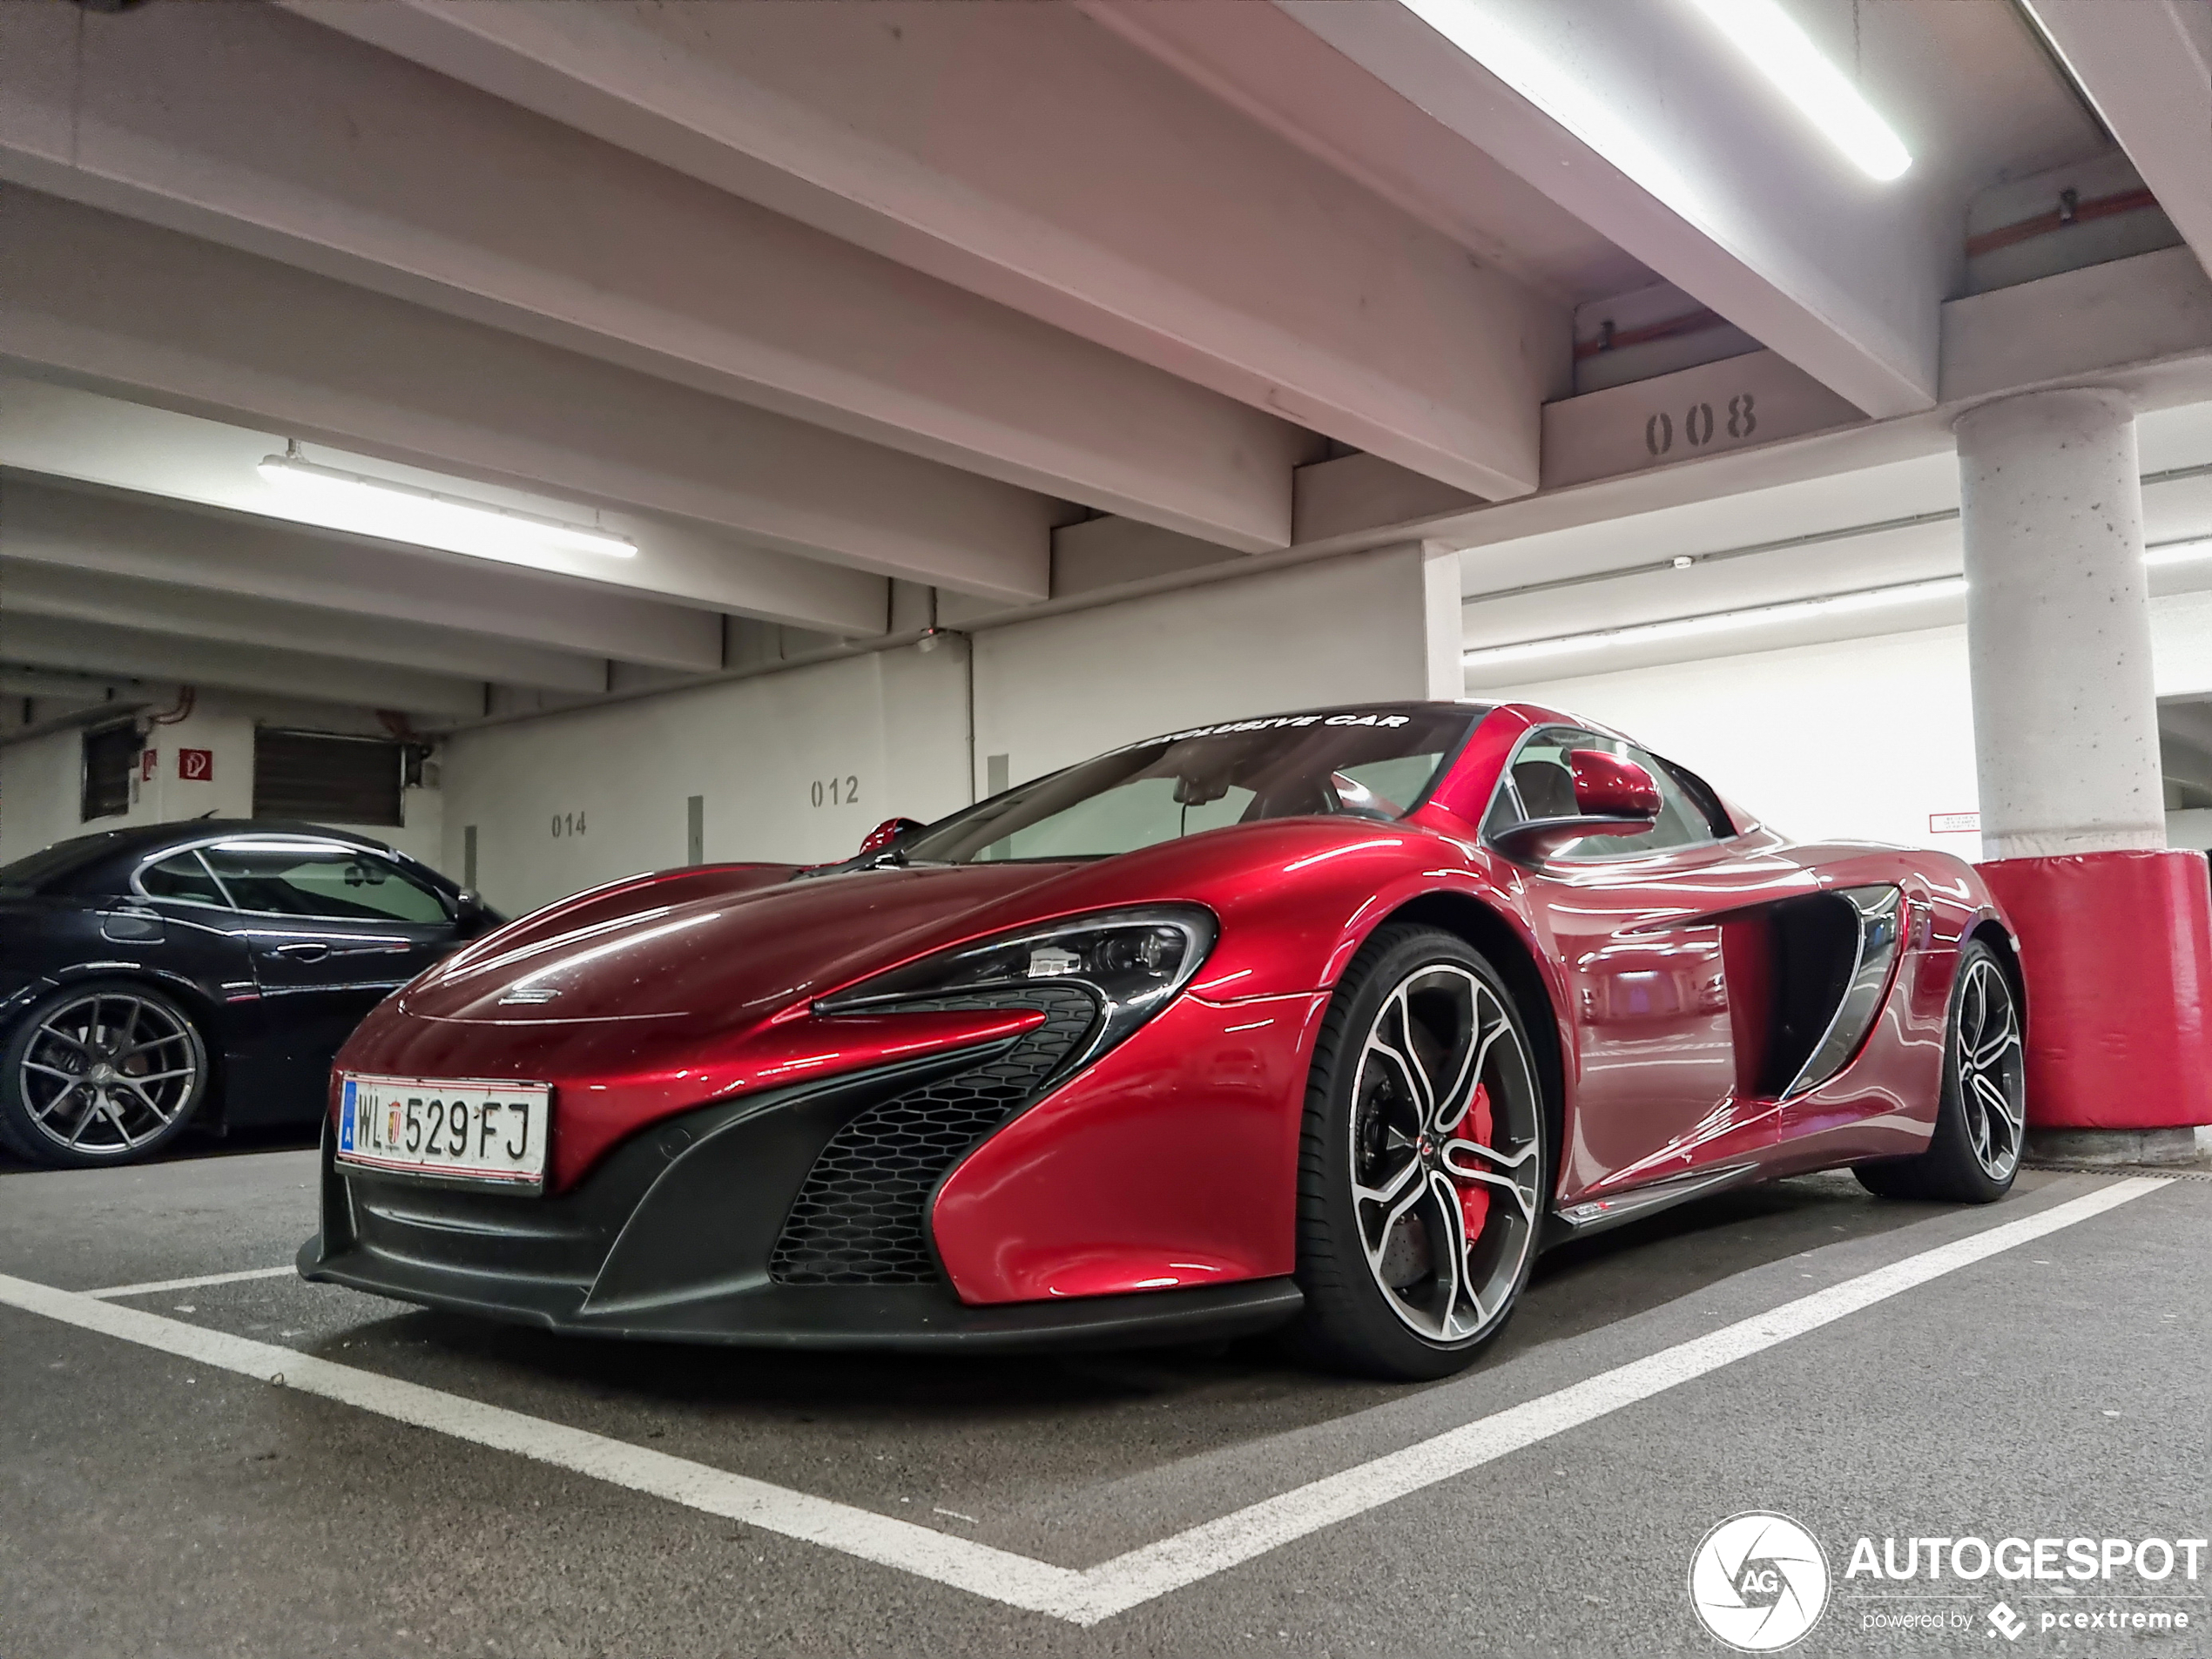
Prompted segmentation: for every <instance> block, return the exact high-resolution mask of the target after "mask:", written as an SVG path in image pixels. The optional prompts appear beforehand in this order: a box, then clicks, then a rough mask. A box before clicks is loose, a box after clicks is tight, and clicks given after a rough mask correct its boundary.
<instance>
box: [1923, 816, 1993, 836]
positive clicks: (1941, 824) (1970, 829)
mask: <svg viewBox="0 0 2212 1659" xmlns="http://www.w3.org/2000/svg"><path fill="white" fill-rule="evenodd" d="M1928 833H1929V834H1931V835H1967V834H1974V835H1979V833H1981V814H1980V813H1929V814H1928Z"/></svg>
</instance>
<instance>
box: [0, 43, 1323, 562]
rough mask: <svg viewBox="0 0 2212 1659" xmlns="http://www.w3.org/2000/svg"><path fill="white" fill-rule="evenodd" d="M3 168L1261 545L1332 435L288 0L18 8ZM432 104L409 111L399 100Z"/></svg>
mask: <svg viewBox="0 0 2212 1659" xmlns="http://www.w3.org/2000/svg"><path fill="white" fill-rule="evenodd" d="M0 110H4V111H5V113H4V114H0V173H4V174H5V175H6V176H9V177H12V178H13V179H16V181H17V182H18V183H23V184H27V185H33V186H35V187H37V188H39V189H42V190H45V191H48V192H52V193H55V194H58V195H64V196H68V197H70V198H71V199H78V200H82V201H84V202H88V203H90V204H91V205H93V206H101V207H106V208H109V209H111V210H113V211H116V212H125V213H130V214H132V215H134V216H137V217H142V218H145V219H151V220H152V221H154V222H156V223H159V224H163V225H166V226H169V227H170V228H172V229H175V230H182V231H187V232H190V233H192V234H195V235H199V236H204V237H206V238H209V239H212V240H215V241H219V242H223V243H226V244H228V245H230V246H235V247H239V248H241V249H244V250H246V251H247V252H250V253H260V254H266V255H267V256H269V257H271V258H273V259H279V260H285V261H287V262H288V263H291V264H294V265H298V266H303V267H305V268H307V269H309V270H313V271H318V272H320V273H323V274H325V275H327V276H333V277H337V278H341V279H342V280H347V281H352V282H357V283H360V284H361V285H362V286H364V287H369V288H373V289H375V290H377V291H379V292H381V293H387V294H390V295H393V296H395V297H396V298H399V299H402V300H415V301H418V302H420V303H421V304H424V305H428V306H433V307H437V308H438V309H441V310H443V311H447V312H450V313H452V314H455V315H458V316H462V317H468V318H472V319H474V320H477V321H481V322H486V323H490V324H493V325H495V326H497V327H503V328H507V329H509V330H512V331H514V332H516V333H519V334H526V335H529V336H530V337H531V338H534V339H537V340H542V341H546V342H547V343H549V344H551V345H556V346H560V347H568V348H570V349H573V350H577V351H580V352H583V353H587V354H590V355H593V356H597V357H601V358H604V359H606V360H608V361H612V362H617V363H621V364H624V365H625V366H627V367H630V368H637V369H641V370H643V371H644V372H646V373H648V374H656V375H659V376H661V377H664V378H666V379H671V380H675V381H682V382H683V383H685V384H687V385H690V386H693V387H696V388H699V389H701V390H704V391H707V392H711V393H715V394H718V395H726V396H730V397H734V398H738V399H739V400H741V401H745V402H748V403H752V404H754V405H757V406H759V407H760V408H767V409H772V410H775V411H777V412H778V413H780V414H783V415H790V416H793V417H795V418H797V419H799V420H804V421H812V422H813V423H816V424H819V425H822V426H826V427H830V428H834V429H836V430H838V431H840V432H844V433H846V434H848V435H853V436H855V437H860V438H864V439H867V440H869V441H871V442H878V443H882V444H886V445H888V446H890V447H892V448H899V449H903V450H906V451H907V452H908V453H910V454H914V455H923V456H926V457H927V458H929V459H931V460H934V461H941V462H948V463H950V464H952V465H954V466H956V467H960V468H962V469H967V470H970V471H974V472H980V473H983V474H985V475H988V476H990V477H993V478H996V479H999V480H1001V482H1008V483H1011V484H1015V485H1019V486H1021V487H1022V488H1024V489H1032V490H1037V491H1042V492H1044V493H1046V494H1048V495H1052V496H1064V497H1067V498H1069V499H1072V500H1076V501H1079V502H1083V503H1085V504H1086V505H1089V506H1091V507H1095V508H1098V509H1102V510H1106V511H1111V512H1115V513H1119V514H1123V515H1125V516H1130V517H1136V518H1140V519H1144V520H1147V521H1149V522H1151V523H1158V524H1161V525H1163V526H1166V527H1168V528H1170V529H1177V530H1180V531H1183V532H1184V533H1186V534H1190V535H1194V536H1203V537H1205V538H1207V539H1210V540H1214V541H1217V542H1220V543H1224V544H1225V545H1228V546H1231V547H1235V548H1237V549H1238V550H1241V551H1244V552H1258V551H1260V550H1264V549H1268V548H1276V547H1281V546H1284V545H1285V544H1286V543H1288V542H1289V540H1290V539H1291V522H1290V515H1291V506H1290V502H1291V468H1292V467H1293V466H1294V465H1295V464H1297V462H1299V461H1301V460H1304V459H1306V458H1307V451H1308V450H1310V448H1312V443H1313V442H1314V441H1313V439H1312V435H1310V434H1307V433H1305V432H1303V431H1302V430H1300V429H1299V428H1296V427H1294V426H1292V425H1291V424H1290V423H1289V422H1287V421H1283V420H1280V419H1278V418H1277V417H1275V416H1274V415H1269V414H1267V413H1264V412H1263V411H1262V410H1259V409H1257V408H1251V407H1250V406H1248V405H1246V404H1244V403H1240V402H1238V401H1235V400H1233V399H1231V398H1228V397H1224V396H1223V395H1220V394H1218V393H1215V392H1211V391H1208V390H1205V389H1204V388H1200V387H1197V386H1194V385H1191V384H1190V383H1189V382H1187V381H1180V380H1177V379H1176V378H1175V377H1173V376H1171V375H1170V374H1163V373H1162V372H1161V371H1160V370H1158V369H1156V368H1149V367H1147V366H1145V365H1143V364H1142V363H1138V362H1136V361H1133V360H1132V359H1130V358H1128V357H1124V356H1123V355H1121V354H1118V353H1116V352H1112V351H1109V350H1107V349H1105V348H1103V347H1099V346H1096V345H1094V344H1092V343H1090V342H1089V341H1084V340H1082V339H1079V338H1077V337H1076V336H1074V335H1072V334H1068V333H1066V332H1064V331H1062V330H1061V329H1057V328H1054V327H1049V326H1048V325H1046V324H1044V323H1042V322H1039V321H1037V320H1035V319H1034V318H1031V317H1028V316H1025V315H1023V314H1021V313H1019V312H1015V311H1011V310H1008V308H1007V307H1002V306H999V305H995V304H993V303H992V302H990V301H988V300H983V299H981V298H979V297H977V296H976V295H974V294H973V293H968V292H967V291H966V290H964V289H961V288H958V287H953V286H952V285H950V284H948V283H945V282H942V281H940V280H936V279H935V278H933V277H928V276H925V275H923V274H921V273H918V272H914V271H912V270H908V269H907V268H906V267H905V266H900V265H898V264H896V263H894V262H893V261H892V260H887V259H883V258H881V257H880V256H878V255H876V254H873V253H867V252H866V251H865V250H863V249H861V248H859V247H856V246H853V244H851V243H849V242H846V241H844V240H841V239H838V238H836V237H833V236H829V235H826V234H825V233H822V232H820V231H818V230H814V229H813V228H811V227H809V226H805V225H801V224H799V223H797V222H795V221H793V220H792V219H786V218H784V217H783V216H781V215H780V214H777V213H773V212H769V211H768V210H766V209H765V208H763V207H760V206H757V205H755V204H754V203H752V202H749V201H745V200H743V199H738V198H734V197H732V196H731V195H729V194H728V193H727V192H723V191H720V190H717V189H714V188H712V187H711V186H710V185H705V184H702V183H700V182H699V181H698V180H697V179H692V178H690V177H688V176H686V175H685V174H683V173H680V172H676V171H674V170H672V169H670V168H667V167H664V166H661V165H657V164H656V163H654V162H651V161H650V160H647V159H644V158H641V157H639V156H637V155H636V154H634V153H632V152H630V151H627V150H624V149H621V148H619V147H618V146H616V145H610V144H607V143H605V142H604V141H603V140H600V139H597V138H592V137H590V136H589V135H587V134H585V133H582V132H577V131H576V130H574V129H572V128H570V127H565V126H563V125H559V124H557V123H555V122H551V121H548V120H546V119H545V118H543V117H541V116H538V115H535V114H533V113H531V112H529V111H526V110H523V109H521V108H518V107H517V106H516V105H512V104H509V103H508V102H506V101H505V100H503V99H501V98H494V97H491V96H489V95H488V94H486V93H484V92H482V91H477V90H475V89H474V88H472V87H469V86H466V85H463V84H461V83H459V82H456V81H455V80H452V79H450V78H448V77H445V76H443V75H440V74H436V73H434V72H432V71H428V70H425V69H424V68H422V67H421V66H420V65H418V64H412V63H409V62H408V61H406V60H405V59H403V58H400V57H395V56H393V55H392V54H390V53H388V52H385V51H378V50H376V49H374V48H373V47H370V46H368V45H364V44H361V43H359V42H356V41H353V40H350V39H347V38H345V37H342V36H340V35H336V34H334V33H333V32H332V31H330V30H326V29H321V28H318V27H316V26H315V25H314V24H310V23H307V22H305V21H302V20H301V19H300V18H297V17H287V15H285V14H284V13H283V12H281V11H280V10H276V9H275V8H273V7H262V6H218V7H154V8H151V9H148V10H145V11H143V12H141V13H139V14H138V15H134V16H132V17H115V16H103V15H98V14H92V15H81V14H73V13H70V12H66V11H62V10H58V9H54V8H48V7H44V6H14V7H8V8H4V9H0ZM399 110H404V111H406V112H407V117H406V119H405V120H403V121H400V120H394V119H392V118H390V115H391V112H392V111H399Z"/></svg>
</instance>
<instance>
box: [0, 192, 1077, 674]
mask: <svg viewBox="0 0 2212 1659" xmlns="http://www.w3.org/2000/svg"><path fill="white" fill-rule="evenodd" d="M0 358H6V359H12V360H13V361H15V363H16V364H17V365H18V366H19V367H28V368H31V369H32V370H33V371H34V372H37V373H39V374H44V375H46V376H48V377H51V378H59V379H64V380H67V381H74V382H76V383H78V384H81V385H84V386H89V387H95V388H102V389H108V390H113V391H116V392H118V393H121V394H123V395H126V396H129V397H131V398H133V399H135V400H137V401H142V402H147V403H153V404H157V405H160V406H162V407H165V408H172V409H176V410H178V411H180V412H183V413H186V414H193V415H202V416H205V417H207V418H210V419H213V420H217V421H232V422H235V423H238V424H240V425H244V426H246V427H248V428H256V429H258V430H260V431H262V432H273V433H279V434H282V435H286V436H292V437H298V438H301V439H305V440H309V441H312V442H319V443H323V444H329V445H333V446H335V447H337V448H341V449H345V450H347V451H351V452H354V453H356V454H359V455H369V456H375V457H379V458H381V459H383V460H387V461H391V462H398V463H401V465H405V466H412V467H419V468H423V469H428V470H430V471H432V472H435V473H439V474H442V475H457V476H460V477H463V478H470V479H477V480H482V481H483V482H488V483H491V484H494V485H504V486H508V487H511V488H514V489H522V490H534V491H538V492H542V493H544V494H547V495H550V496H555V497H556V498H559V499H563V500H567V501H570V502H585V503H589V504H590V505H591V506H594V507H600V508H604V509H613V510H614V511H617V512H624V511H627V512H631V513H636V514H639V515H650V516H653V517H655V518H664V519H669V520H674V521H678V522H680V521H683V520H690V521H692V522H693V523H694V524H695V525H696V526H699V527H705V528H710V529H712V530H714V531H715V532H718V536H720V537H722V538H725V539H723V540H722V541H721V543H720V550H719V552H718V556H716V557H715V558H713V559H711V560H703V559H700V558H698V557H697V556H693V557H691V558H688V559H678V558H676V557H674V556H672V555H671V559H670V561H668V562H667V563H666V565H665V567H664V568H661V569H658V570H657V569H656V568H655V564H654V563H653V562H652V561H650V560H649V559H648V558H647V556H646V555H647V551H648V549H647V546H646V543H645V540H644V538H643V537H642V536H641V537H640V538H639V556H638V558H637V559H635V560H631V561H627V562H625V563H624V568H622V569H614V568H611V567H612V563H613V562H611V561H608V560H606V559H604V558H602V557H600V556H597V555H592V554H577V555H574V556H572V559H571V563H572V565H573V569H572V571H571V573H573V574H580V575H589V576H591V577H595V578H597V579H602V580H605V581H608V582H610V583H614V582H620V581H629V582H632V583H637V584H638V585H639V586H641V587H644V586H648V585H649V584H651V585H652V586H654V587H657V588H658V590H660V591H662V592H664V593H665V594H666V595H667V596H668V597H677V598H682V599H685V600H687V601H689V602H691V603H694V604H711V605H714V606H716V607H718V608H720V609H725V610H738V609H743V608H745V607H744V606H743V605H742V604H738V603H736V602H734V601H733V600H732V598H731V597H728V594H727V593H726V592H721V591H718V590H716V589H715V587H714V585H713V584H712V583H710V582H709V581H708V580H707V579H706V578H708V577H711V575H713V574H714V573H715V572H716V571H718V570H723V571H727V572H729V573H730V574H731V576H732V577H733V578H735V579H734V580H733V581H732V583H730V584H729V585H731V586H733V587H742V586H743V585H744V578H745V577H750V576H752V575H753V574H754V573H756V572H758V573H759V574H761V575H762V576H763V577H770V576H772V577H773V579H774V580H775V581H776V583H778V584H779V585H780V586H781V587H782V588H783V589H784V590H786V592H791V593H797V592H799V591H802V590H806V589H808V588H809V587H812V588H813V590H816V593H817V597H818V603H819V602H820V601H826V600H829V599H830V598H831V597H832V596H833V595H836V594H838V593H840V592H844V593H846V597H850V596H851V595H852V594H853V593H857V592H858V591H859V590H858V589H855V588H853V586H852V580H853V578H852V572H853V570H858V571H870V572H873V573H875V575H876V576H878V577H883V576H897V577H907V578H909V579H911V580H914V581H919V582H927V583H933V584H934V585H938V586H941V587H948V588H954V589H958V590H961V591H964V592H973V593H981V594H988V595H992V596H995V597H1002V598H1004V599H1007V600H1008V601H1010V602H1019V601H1022V600H1025V599H1039V598H1042V597H1044V595H1045V591H1046V581H1047V572H1048V568H1049V547H1050V536H1051V529H1052V524H1053V522H1054V519H1055V514H1056V512H1057V511H1058V510H1059V509H1058V508H1057V505H1056V503H1055V502H1054V501H1053V500H1052V499H1051V498H1050V497H1049V496H1042V495H1038V494H1035V493H1034V492H1032V491H1029V490H1024V489H1015V488H1014V487H1012V486H1010V485H1008V484H1002V483H1000V482H996V481H995V480H993V479H988V478H981V477H978V476H976V475H974V474H972V473H965V472H961V471H957V470H955V469H953V468H951V467H947V466H944V465H941V464H940V463H939V462H933V461H925V460H921V459H920V458H919V457H917V456H914V455H904V454H901V453H900V452H899V451H897V450H894V449H887V448H883V447H881V446H880V445H878V444H872V443H867V442H862V441H861V440H860V439H857V438H851V437H847V436H846V435H844V434H843V433H839V432H832V431H829V430H827V429H826V428H821V427H818V426H813V425H810V424H807V423H806V422H803V421H794V420H792V419H790V418H789V417H788V416H786V415H775V414H772V413H770V412H768V411H766V410H765V409H758V408H752V407H750V406H748V405H745V404H742V403H738V402H733V401H731V400H729V399H727V398H723V397H717V396H714V395H711V394H709V393H705V392H701V391H698V390H696V389H694V388H691V387H686V386H679V385H676V384H674V383H672V382H671V381H664V380H660V379H658V378H656V377H654V376H651V375H649V374H642V373H640V372H639V371H637V370H636V369H631V368H621V367H618V366H617V365H615V364H611V363H608V362H604V361H600V360H598V359H597V358H592V357H586V356H583V355H581V354H577V353H575V352H571V351H566V350H563V349H560V348H558V347H552V346H548V345H545V344H543V343H542V342H540V341H534V340H529V339H525V338H523V337H522V336H521V335H518V334H511V333H509V332H507V331H506V330H504V329H500V328H494V327H489V326H488V325H486V324H483V323H479V322H472V321H469V320H464V319H462V318H458V317H454V316H450V315H448V314H444V313H442V312H438V311H434V310H431V309H429V308H428V307H423V306H418V305H414V304H410V303H408V302H407V301H405V300H395V299H391V298H389V297H388V296H386V295H382V294H378V293H369V292H368V291H366V290H364V289H361V288H360V287H354V286H353V285H352V284H350V283H346V282H341V281H339V280H335V279H334V278H330V277H326V276H321V275H318V274H316V273H312V272H308V271H304V270H300V269H298V268H296V267H294V266H289V265H284V264H280V263H278V262H277V261H275V260H266V259H262V258H260V257H258V256H256V255H253V254H250V253H240V252H239V251H237V250H235V249H233V248H228V247H223V246H218V245H217V244H215V243H212V242H208V241H204V240H202V239H199V238H197V237H193V236H187V235H183V234H180V233H177V232H174V231H170V230H165V229H163V228H160V227H158V226H153V225H150V224H146V223H144V222H141V221H139V220H137V219H126V218H123V217H119V216H118V215H116V214H112V213H109V212H102V211H100V210H98V209H96V208H91V207H87V206H83V205H81V204H78V203H75V202H70V201H64V200H63V199H59V198H57V197H54V196H51V195H47V194H44V193H43V192H36V191H31V190H26V189H24V188H22V187H21V186H19V185H4V186H0ZM610 522H611V521H610ZM624 528H629V526H627V525H624ZM727 538H734V541H732V540H731V539H727ZM763 554H765V555H766V556H765V557H761V556H759V555H763ZM794 556H795V557H794ZM822 561H829V562H831V563H828V564H825V563H821V562H822ZM837 565H843V566H846V567H850V569H848V570H846V571H843V572H840V571H839V570H836V569H835V568H834V567H835V566H837ZM748 566H751V567H752V568H751V570H748V569H747V567H748ZM603 573H604V574H603ZM840 577H844V578H845V581H844V582H843V583H840ZM862 585H863V586H865V585H866V584H865V583H863V584H862ZM872 592H873V613H874V615H875V616H876V617H879V618H880V615H881V612H882V607H883V605H884V603H885V601H884V599H883V590H882V587H881V585H880V583H876V584H874V585H873V589H872ZM880 626H881V624H880V620H878V621H876V622H875V623H873V624H872V625H871V627H870V629H869V630H868V631H876V630H879V629H880Z"/></svg>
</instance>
